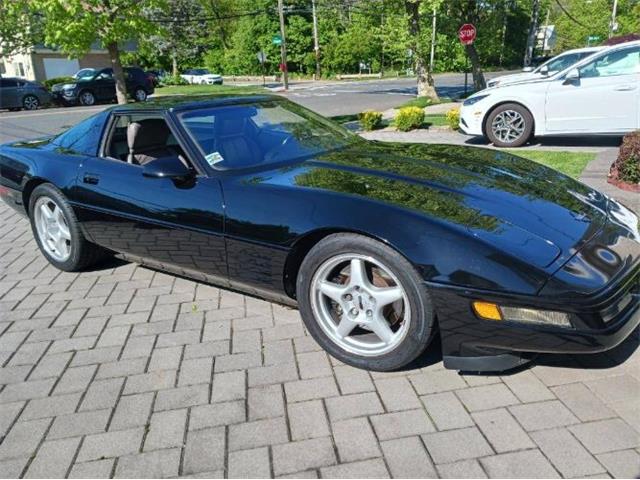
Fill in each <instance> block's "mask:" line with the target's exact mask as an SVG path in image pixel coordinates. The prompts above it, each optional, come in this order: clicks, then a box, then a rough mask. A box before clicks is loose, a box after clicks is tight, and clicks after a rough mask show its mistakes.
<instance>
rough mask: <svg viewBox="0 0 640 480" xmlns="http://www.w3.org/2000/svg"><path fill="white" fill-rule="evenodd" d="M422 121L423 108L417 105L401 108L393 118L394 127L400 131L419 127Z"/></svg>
mask: <svg viewBox="0 0 640 480" xmlns="http://www.w3.org/2000/svg"><path fill="white" fill-rule="evenodd" d="M423 122H424V110H423V109H421V108H418V107H405V108H401V109H400V110H399V111H398V114H397V115H396V118H395V120H394V125H395V127H396V128H397V129H398V130H400V131H401V132H408V131H409V130H413V129H414V128H419V127H421V126H422V123H423Z"/></svg>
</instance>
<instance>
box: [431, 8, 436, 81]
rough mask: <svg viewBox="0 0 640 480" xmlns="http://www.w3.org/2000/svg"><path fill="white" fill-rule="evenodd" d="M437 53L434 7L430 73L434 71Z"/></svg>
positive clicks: (434, 12)
mask: <svg viewBox="0 0 640 480" xmlns="http://www.w3.org/2000/svg"><path fill="white" fill-rule="evenodd" d="M435 54H436V7H433V14H432V20H431V53H430V55H429V75H431V74H432V73H433V57H434V56H435Z"/></svg>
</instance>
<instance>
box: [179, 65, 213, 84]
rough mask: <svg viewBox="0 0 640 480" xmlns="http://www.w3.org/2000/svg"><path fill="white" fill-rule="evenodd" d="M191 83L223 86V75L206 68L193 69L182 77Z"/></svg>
mask: <svg viewBox="0 0 640 480" xmlns="http://www.w3.org/2000/svg"><path fill="white" fill-rule="evenodd" d="M180 76H181V77H182V78H184V79H185V80H186V81H187V82H189V83H196V84H199V85H222V75H218V74H215V73H211V72H209V70H207V69H206V68H192V69H189V70H186V71H185V72H184V73H183V74H182V75H180Z"/></svg>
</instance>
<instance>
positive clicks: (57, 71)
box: [42, 58, 80, 78]
mask: <svg viewBox="0 0 640 480" xmlns="http://www.w3.org/2000/svg"><path fill="white" fill-rule="evenodd" d="M42 61H43V62H44V76H45V77H47V78H54V77H69V76H71V75H73V74H74V73H76V72H77V71H78V70H80V64H79V63H78V60H69V59H67V58H43V59H42Z"/></svg>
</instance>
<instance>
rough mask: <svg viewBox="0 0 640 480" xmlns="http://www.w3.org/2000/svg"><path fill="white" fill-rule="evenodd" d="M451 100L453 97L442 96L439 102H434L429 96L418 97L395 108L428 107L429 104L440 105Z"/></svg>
mask: <svg viewBox="0 0 640 480" xmlns="http://www.w3.org/2000/svg"><path fill="white" fill-rule="evenodd" d="M450 101H451V99H450V98H448V97H440V100H439V101H437V102H434V101H433V100H431V99H430V98H429V97H416V98H412V99H411V100H409V101H407V102H404V103H403V104H402V105H398V106H397V107H394V108H395V109H396V110H398V109H400V108H405V107H418V108H425V107H428V106H429V105H438V104H439V103H449V102H450Z"/></svg>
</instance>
